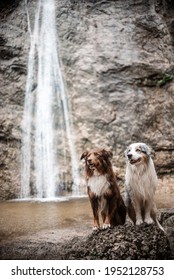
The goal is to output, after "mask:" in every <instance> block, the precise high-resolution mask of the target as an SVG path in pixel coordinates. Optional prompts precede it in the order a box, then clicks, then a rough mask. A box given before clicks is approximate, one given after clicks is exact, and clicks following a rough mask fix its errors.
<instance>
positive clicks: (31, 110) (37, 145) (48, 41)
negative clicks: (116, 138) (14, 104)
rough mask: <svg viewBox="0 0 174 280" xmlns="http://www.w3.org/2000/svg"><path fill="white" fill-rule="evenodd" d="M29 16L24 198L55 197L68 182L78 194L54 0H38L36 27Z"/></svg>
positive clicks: (23, 161) (77, 175)
mask: <svg viewBox="0 0 174 280" xmlns="http://www.w3.org/2000/svg"><path fill="white" fill-rule="evenodd" d="M27 14H28V13H27ZM28 21H29V30H30V37H31V38H30V39H31V43H30V51H29V58H28V74H27V81H26V91H25V104H24V116H23V123H22V130H23V138H22V191H21V198H31V197H35V198H48V199H49V198H55V197H56V196H58V195H60V193H61V192H63V191H64V189H65V187H67V185H69V188H71V187H72V194H73V195H77V196H78V195H80V190H79V182H80V181H79V174H78V164H77V159H76V153H75V148H74V138H73V129H72V123H71V119H70V113H69V108H68V100H67V95H66V91H65V85H64V81H63V77H62V72H61V61H60V57H59V52H58V51H59V50H58V47H59V44H58V36H57V32H56V20H55V1H54V0H39V1H38V6H37V9H36V14H35V22H34V27H33V30H32V28H31V25H30V20H29V14H28ZM67 168H69V169H70V170H67ZM69 171H70V172H69ZM69 173H70V174H71V178H70V176H69V175H68V174H69ZM70 185H72V186H70Z"/></svg>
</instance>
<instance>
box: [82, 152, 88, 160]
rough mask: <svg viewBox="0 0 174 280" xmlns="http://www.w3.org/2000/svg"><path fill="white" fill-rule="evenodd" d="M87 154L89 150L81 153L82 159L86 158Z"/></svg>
mask: <svg viewBox="0 0 174 280" xmlns="http://www.w3.org/2000/svg"><path fill="white" fill-rule="evenodd" d="M87 155H88V151H86V152H84V153H83V154H82V155H81V158H80V160H82V159H83V158H86V157H87Z"/></svg>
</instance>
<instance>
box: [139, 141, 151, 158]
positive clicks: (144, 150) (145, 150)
mask: <svg viewBox="0 0 174 280" xmlns="http://www.w3.org/2000/svg"><path fill="white" fill-rule="evenodd" d="M141 150H142V152H143V153H145V154H146V155H147V156H150V155H151V149H150V147H148V146H147V145H146V144H142V145H141Z"/></svg>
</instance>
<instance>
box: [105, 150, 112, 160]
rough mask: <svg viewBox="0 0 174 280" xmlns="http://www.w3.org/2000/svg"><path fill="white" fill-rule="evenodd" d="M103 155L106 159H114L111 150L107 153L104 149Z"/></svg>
mask: <svg viewBox="0 0 174 280" xmlns="http://www.w3.org/2000/svg"><path fill="white" fill-rule="evenodd" d="M103 154H104V156H105V157H107V158H110V159H111V158H112V157H113V153H112V151H111V150H108V151H106V150H105V149H103Z"/></svg>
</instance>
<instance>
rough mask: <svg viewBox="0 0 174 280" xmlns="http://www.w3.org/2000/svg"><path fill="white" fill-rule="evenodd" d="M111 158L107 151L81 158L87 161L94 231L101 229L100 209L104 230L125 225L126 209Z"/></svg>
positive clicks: (88, 189) (87, 180)
mask: <svg viewBox="0 0 174 280" xmlns="http://www.w3.org/2000/svg"><path fill="white" fill-rule="evenodd" d="M111 158H112V152H111V151H106V150H105V149H96V150H91V151H86V152H84V153H83V154H82V156H81V159H84V160H85V179H86V184H87V192H88V196H89V200H90V203H91V207H92V211H93V217H94V227H93V229H94V230H95V229H98V228H99V227H100V223H99V209H100V210H101V216H102V220H103V228H107V227H110V226H117V225H122V224H124V223H125V218H126V207H125V205H124V201H123V199H122V197H121V194H120V191H119V188H118V186H117V183H116V175H115V173H114V172H113V168H112V164H111V161H110V159H111Z"/></svg>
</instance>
